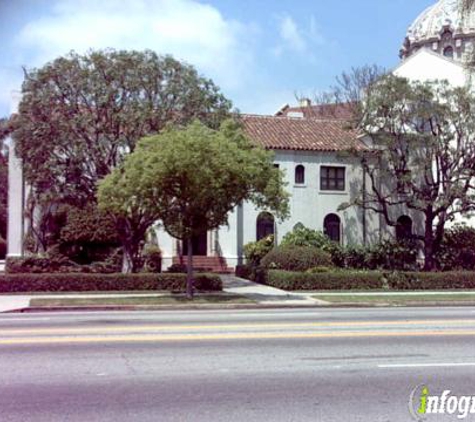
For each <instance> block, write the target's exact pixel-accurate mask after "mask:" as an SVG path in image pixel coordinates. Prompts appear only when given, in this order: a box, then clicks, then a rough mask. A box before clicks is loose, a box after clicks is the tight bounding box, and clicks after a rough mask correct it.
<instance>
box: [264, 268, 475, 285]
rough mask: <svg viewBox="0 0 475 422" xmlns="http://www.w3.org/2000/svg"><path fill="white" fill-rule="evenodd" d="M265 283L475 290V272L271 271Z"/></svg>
mask: <svg viewBox="0 0 475 422" xmlns="http://www.w3.org/2000/svg"><path fill="white" fill-rule="evenodd" d="M266 283H267V284H268V285H270V286H273V287H277V288H279V289H284V290H366V289H382V288H389V289H391V290H453V289H475V272H472V271H470V272H469V271H452V272H439V273H437V272H390V273H383V272H380V271H348V270H339V271H329V272H320V273H308V272H288V271H280V270H270V271H269V272H268V274H267V279H266Z"/></svg>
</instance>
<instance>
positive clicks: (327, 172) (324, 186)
mask: <svg viewBox="0 0 475 422" xmlns="http://www.w3.org/2000/svg"><path fill="white" fill-rule="evenodd" d="M345 170H346V169H345V167H330V166H322V167H320V190H330V191H331V190H333V191H344V190H345Z"/></svg>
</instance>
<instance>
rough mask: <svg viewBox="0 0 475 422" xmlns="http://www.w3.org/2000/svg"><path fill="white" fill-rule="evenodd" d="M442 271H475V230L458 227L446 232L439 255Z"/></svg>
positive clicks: (438, 260)
mask: <svg viewBox="0 0 475 422" xmlns="http://www.w3.org/2000/svg"><path fill="white" fill-rule="evenodd" d="M437 262H438V265H439V267H440V269H441V270H443V271H447V270H475V229H474V228H473V227H468V226H465V225H456V226H454V227H452V228H450V229H448V230H446V231H445V234H444V239H443V240H442V243H441V245H440V250H439V251H438V254H437Z"/></svg>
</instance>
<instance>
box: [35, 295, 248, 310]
mask: <svg viewBox="0 0 475 422" xmlns="http://www.w3.org/2000/svg"><path fill="white" fill-rule="evenodd" d="M240 303H244V304H245V303H255V301H253V300H251V299H248V298H246V297H243V296H240V295H230V294H221V295H217V294H203V295H200V294H198V295H195V297H194V299H193V300H189V299H187V297H186V296H185V295H182V294H177V295H167V296H158V297H140V296H135V297H123V298H122V297H112V298H105V297H104V298H66V299H65V298H63V299H62V298H57V299H54V298H51V299H49V298H48V299H32V300H31V301H30V306H32V307H49V306H140V305H144V306H153V305H185V304H240Z"/></svg>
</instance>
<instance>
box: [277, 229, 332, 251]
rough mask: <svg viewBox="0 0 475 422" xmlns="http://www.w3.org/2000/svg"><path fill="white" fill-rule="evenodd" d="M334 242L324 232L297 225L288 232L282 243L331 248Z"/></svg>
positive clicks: (284, 244) (285, 244) (283, 244)
mask: <svg viewBox="0 0 475 422" xmlns="http://www.w3.org/2000/svg"><path fill="white" fill-rule="evenodd" d="M332 243H334V242H332V241H331V240H330V239H329V238H328V237H327V236H325V235H324V234H323V233H322V232H320V231H317V230H312V229H309V228H307V227H305V226H303V225H297V226H296V227H294V229H293V230H292V231H291V232H288V233H287V234H286V235H285V236H284V237H283V239H282V242H281V243H280V245H281V246H313V247H314V248H317V249H324V250H328V249H330V247H331V245H332Z"/></svg>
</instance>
